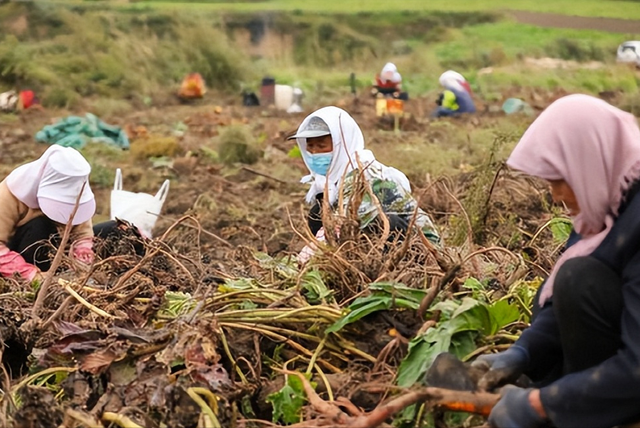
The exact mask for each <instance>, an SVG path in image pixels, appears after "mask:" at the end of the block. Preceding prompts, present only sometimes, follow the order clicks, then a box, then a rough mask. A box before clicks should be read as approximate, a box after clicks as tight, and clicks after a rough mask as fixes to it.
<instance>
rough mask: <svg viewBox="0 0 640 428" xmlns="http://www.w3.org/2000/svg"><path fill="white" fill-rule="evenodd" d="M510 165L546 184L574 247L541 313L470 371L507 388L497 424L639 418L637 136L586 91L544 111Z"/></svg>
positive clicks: (484, 382) (547, 289)
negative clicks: (525, 380)
mask: <svg viewBox="0 0 640 428" xmlns="http://www.w3.org/2000/svg"><path fill="white" fill-rule="evenodd" d="M507 164H508V165H509V166H510V167H512V168H514V169H517V170H520V171H523V172H525V173H527V174H530V175H533V176H536V177H539V178H543V179H545V180H548V181H549V183H550V186H551V193H552V196H553V198H554V200H555V201H557V202H563V203H564V204H565V205H566V207H567V208H568V209H569V212H570V215H571V216H572V219H573V225H574V229H575V231H576V232H577V233H578V234H579V235H580V240H578V241H577V242H576V243H574V244H573V245H571V246H569V247H568V249H567V250H566V251H565V252H564V253H563V255H562V256H561V257H560V259H559V260H558V261H557V262H556V265H555V266H554V268H553V270H552V272H551V274H550V275H549V277H548V278H547V280H546V282H545V283H544V285H543V286H542V288H541V290H540V292H539V294H538V298H537V299H538V301H537V304H538V305H539V306H540V308H539V312H538V313H537V315H536V317H535V318H534V319H533V322H532V324H531V326H530V327H529V328H528V329H526V330H525V331H524V332H523V333H522V336H521V337H520V338H519V339H518V341H517V342H516V343H515V344H514V345H513V346H512V347H511V348H509V349H508V350H507V351H505V352H502V353H499V354H493V355H488V356H482V357H480V358H478V359H477V360H476V361H475V362H474V363H473V364H474V365H476V366H486V367H487V368H489V371H488V372H487V373H486V374H485V376H484V377H483V378H482V379H481V382H480V386H481V387H483V386H484V387H486V388H487V389H491V388H492V387H494V386H497V385H499V384H503V383H507V382H510V381H513V380H515V379H516V378H518V377H519V376H520V375H521V374H523V373H524V374H526V375H528V376H529V378H530V379H531V380H532V381H533V382H534V383H533V385H534V386H535V387H534V388H527V389H523V388H517V387H514V386H508V387H505V388H504V389H503V391H502V397H501V399H500V401H499V402H498V404H497V405H496V406H495V407H494V409H493V411H492V412H491V416H490V417H489V423H490V424H491V425H492V426H494V427H498V428H534V427H547V426H554V427H558V428H562V427H602V428H611V427H613V426H618V425H623V424H628V423H633V422H638V421H640V195H638V191H639V190H640V179H639V178H640V130H639V129H638V124H637V121H636V119H635V117H633V116H632V115H631V114H629V113H625V112H623V111H621V110H619V109H617V108H615V107H612V106H611V105H609V104H607V103H606V102H604V101H602V100H599V99H597V98H593V97H590V96H586V95H570V96H567V97H564V98H561V99H559V100H558V101H556V102H554V103H553V104H551V105H550V106H549V107H548V108H547V109H546V110H545V111H544V112H543V113H542V114H541V115H540V117H538V119H536V121H535V122H534V123H533V124H532V125H531V126H530V127H529V129H528V130H527V132H526V133H525V134H524V136H523V137H522V139H521V140H520V142H519V143H518V145H517V146H516V148H515V149H514V150H513V153H512V154H511V156H510V157H509V159H508V161H507Z"/></svg>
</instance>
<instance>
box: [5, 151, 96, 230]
mask: <svg viewBox="0 0 640 428" xmlns="http://www.w3.org/2000/svg"><path fill="white" fill-rule="evenodd" d="M90 172H91V166H90V165H89V163H88V162H87V161H86V160H85V158H84V157H83V156H82V155H81V154H80V153H79V152H78V151H77V150H75V149H73V148H70V147H62V146H58V145H53V146H51V147H49V148H48V149H47V150H46V151H45V152H44V153H43V154H42V156H40V158H38V159H36V160H35V161H33V162H29V163H27V164H24V165H22V166H19V167H18V168H16V169H15V170H13V171H12V172H11V174H9V175H8V176H7V178H6V183H7V187H8V188H9V191H11V193H12V194H13V195H14V196H15V197H16V198H17V199H18V200H19V201H21V202H22V203H23V204H25V205H26V206H28V207H29V208H31V209H40V210H42V211H43V212H44V214H45V215H47V216H48V217H49V218H51V219H52V220H54V221H56V222H59V223H63V224H64V223H66V222H67V221H68V219H69V216H70V214H71V212H72V211H73V209H74V206H75V202H76V199H77V197H78V194H79V193H80V190H81V189H83V190H82V196H80V200H79V206H78V209H77V212H76V215H75V216H74V218H73V225H77V224H80V223H84V222H85V221H87V220H89V219H90V218H91V217H92V216H93V214H94V213H95V207H96V204H95V198H94V196H93V192H92V191H91V188H90V187H89V181H88V180H89V173H90ZM85 182H86V184H84V183H85ZM83 185H84V188H83Z"/></svg>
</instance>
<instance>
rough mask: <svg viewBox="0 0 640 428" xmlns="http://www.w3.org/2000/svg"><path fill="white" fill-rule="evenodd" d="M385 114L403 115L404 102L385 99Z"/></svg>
mask: <svg viewBox="0 0 640 428" xmlns="http://www.w3.org/2000/svg"><path fill="white" fill-rule="evenodd" d="M387 113H389V114H398V115H401V114H402V113H404V101H402V100H397V99H393V98H390V99H387Z"/></svg>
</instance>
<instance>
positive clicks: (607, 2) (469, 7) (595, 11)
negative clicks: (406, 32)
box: [136, 0, 640, 19]
mask: <svg viewBox="0 0 640 428" xmlns="http://www.w3.org/2000/svg"><path fill="white" fill-rule="evenodd" d="M136 5H137V7H146V6H153V7H162V8H196V9H201V8H202V9H210V10H226V11H242V12H258V11H296V10H300V11H314V12H327V13H358V12H386V11H408V12H411V11H437V10H447V11H457V12H472V11H475V12H477V11H494V10H509V9H513V10H526V11H532V12H548V13H559V14H564V15H576V16H591V17H606V18H622V19H640V4H639V3H638V2H637V1H636V2H634V1H617V0H580V1H577V0H517V1H513V0H475V1H469V0H404V1H387V0H384V1H383V0H350V1H339V0H306V1H300V0H265V1H237V2H233V1H229V2H221V1H206V0H205V1H201V2H189V1H187V2H175V1H166V2H162V1H160V2H159V1H150V2H146V1H141V2H138V3H136Z"/></svg>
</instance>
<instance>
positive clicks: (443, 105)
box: [431, 70, 476, 117]
mask: <svg viewBox="0 0 640 428" xmlns="http://www.w3.org/2000/svg"><path fill="white" fill-rule="evenodd" d="M439 81H440V85H441V86H442V87H443V88H444V91H442V93H441V94H440V97H439V98H438V100H437V101H436V104H438V107H437V108H436V110H435V111H434V112H433V113H432V115H431V117H443V116H456V115H459V114H462V113H475V111H476V106H475V104H474V103H473V99H472V98H471V87H470V86H469V83H468V82H467V80H466V79H465V78H464V76H462V74H460V73H458V72H457V71H453V70H448V71H445V72H444V73H442V75H441V76H440V79H439Z"/></svg>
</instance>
